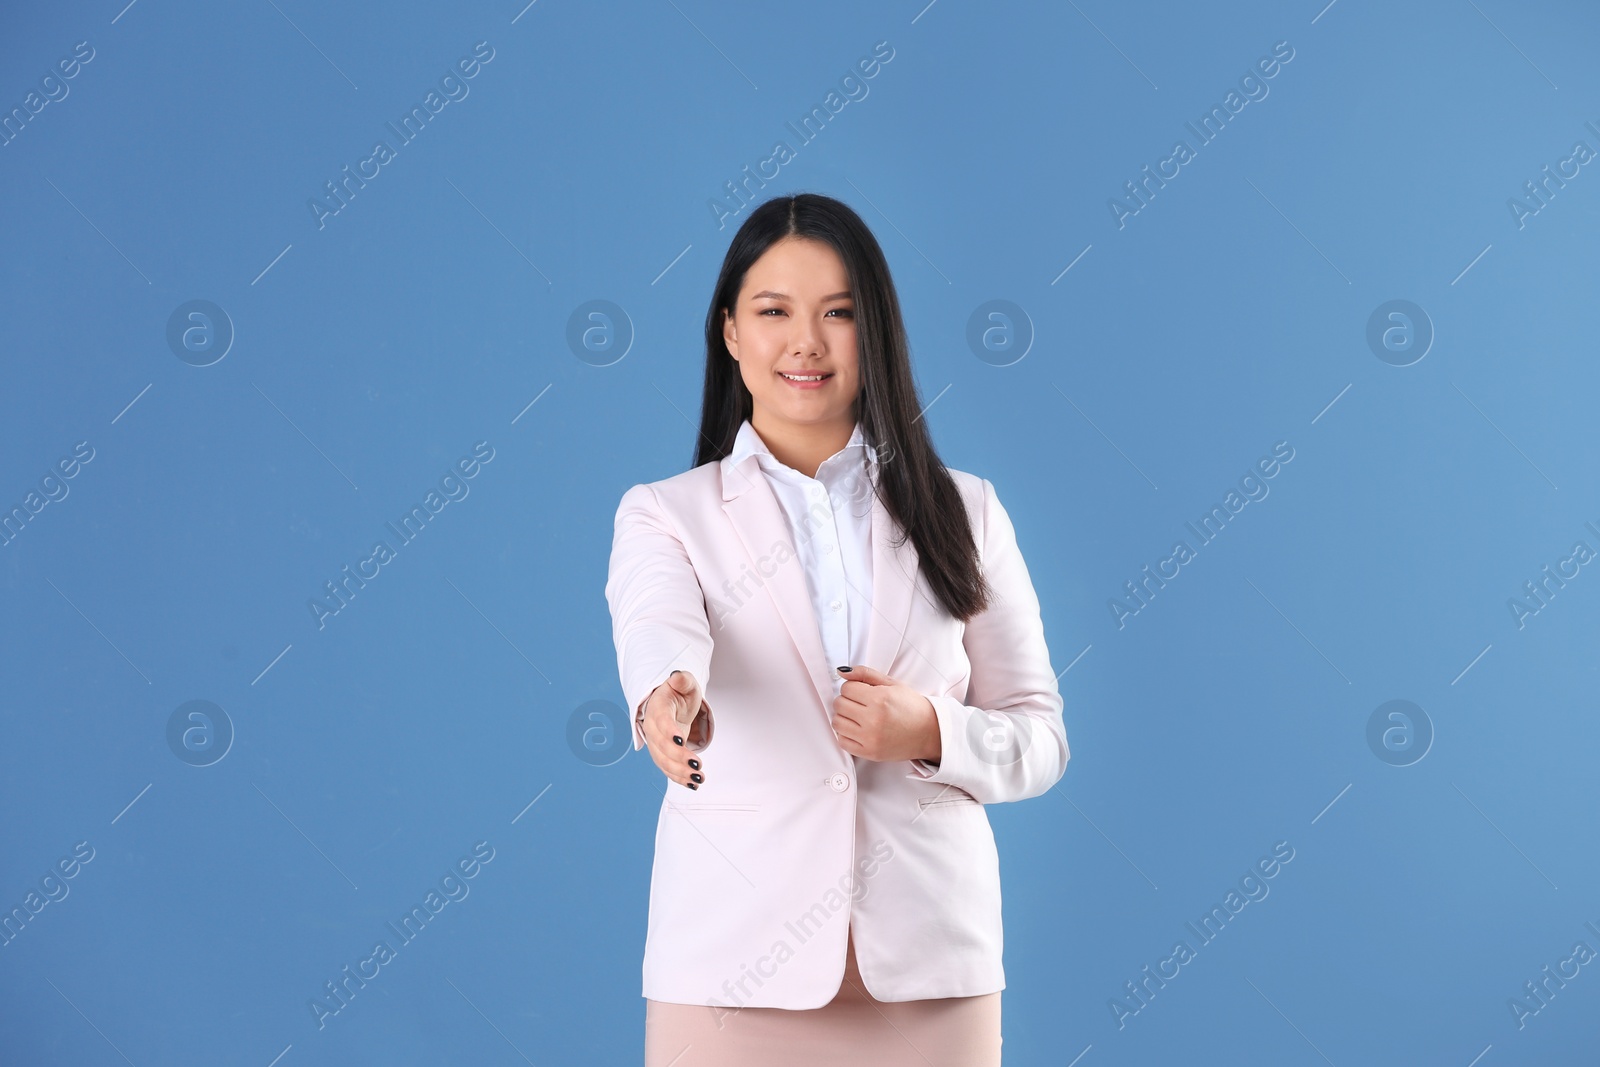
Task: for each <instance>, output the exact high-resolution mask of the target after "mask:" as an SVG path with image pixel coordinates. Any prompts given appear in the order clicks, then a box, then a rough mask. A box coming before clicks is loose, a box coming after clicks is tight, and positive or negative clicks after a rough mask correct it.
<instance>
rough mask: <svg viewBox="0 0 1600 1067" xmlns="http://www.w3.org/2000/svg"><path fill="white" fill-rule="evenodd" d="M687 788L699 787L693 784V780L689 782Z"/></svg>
mask: <svg viewBox="0 0 1600 1067" xmlns="http://www.w3.org/2000/svg"><path fill="white" fill-rule="evenodd" d="M689 788H690V789H699V788H700V787H699V786H697V785H695V784H694V783H693V782H690V783H689Z"/></svg>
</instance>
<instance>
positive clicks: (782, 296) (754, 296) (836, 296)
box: [750, 289, 850, 301]
mask: <svg viewBox="0 0 1600 1067" xmlns="http://www.w3.org/2000/svg"><path fill="white" fill-rule="evenodd" d="M849 295H850V292H849V290H845V291H844V292H842V293H829V294H828V295H827V296H825V297H823V298H822V299H823V300H824V301H827V300H842V299H844V298H846V297H848V296H849ZM764 296H770V297H772V298H773V299H775V300H787V299H789V294H788V293H780V292H777V291H776V290H773V289H763V290H761V292H759V293H751V294H750V299H751V300H759V299H760V298H761V297H764Z"/></svg>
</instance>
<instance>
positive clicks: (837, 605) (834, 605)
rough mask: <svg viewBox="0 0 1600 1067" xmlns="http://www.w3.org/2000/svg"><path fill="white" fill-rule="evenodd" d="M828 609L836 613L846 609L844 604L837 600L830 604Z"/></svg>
mask: <svg viewBox="0 0 1600 1067" xmlns="http://www.w3.org/2000/svg"><path fill="white" fill-rule="evenodd" d="M828 607H829V608H831V609H833V610H834V611H838V610H839V609H840V608H842V607H844V605H843V604H842V603H840V602H839V601H837V600H835V601H834V602H833V603H831V604H829V605H828Z"/></svg>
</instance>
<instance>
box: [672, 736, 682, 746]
mask: <svg viewBox="0 0 1600 1067" xmlns="http://www.w3.org/2000/svg"><path fill="white" fill-rule="evenodd" d="M672 743H673V744H675V745H681V744H683V738H681V737H679V736H678V735H677V734H673V735H672Z"/></svg>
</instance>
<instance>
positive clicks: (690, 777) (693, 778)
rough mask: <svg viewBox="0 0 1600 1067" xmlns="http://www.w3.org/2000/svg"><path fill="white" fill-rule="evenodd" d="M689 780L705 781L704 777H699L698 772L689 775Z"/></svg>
mask: <svg viewBox="0 0 1600 1067" xmlns="http://www.w3.org/2000/svg"><path fill="white" fill-rule="evenodd" d="M689 780H690V781H691V782H703V781H705V779H704V778H702V777H700V775H698V774H691V775H689Z"/></svg>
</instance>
